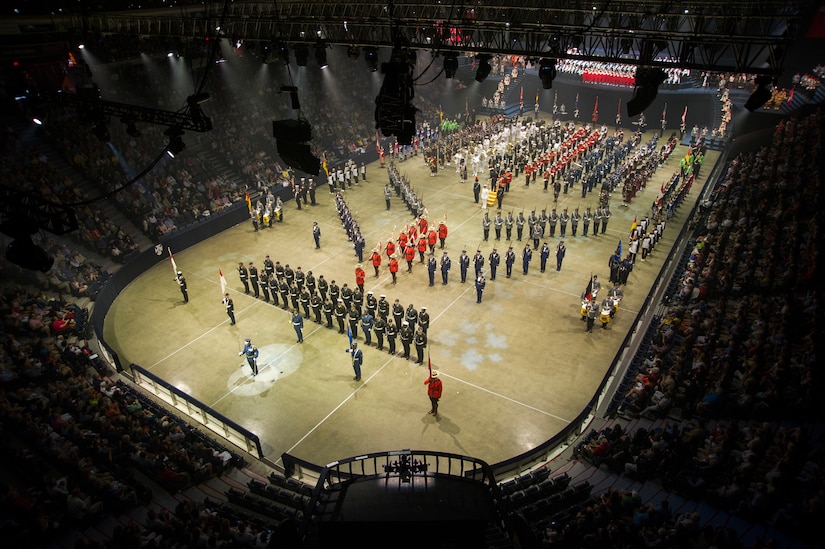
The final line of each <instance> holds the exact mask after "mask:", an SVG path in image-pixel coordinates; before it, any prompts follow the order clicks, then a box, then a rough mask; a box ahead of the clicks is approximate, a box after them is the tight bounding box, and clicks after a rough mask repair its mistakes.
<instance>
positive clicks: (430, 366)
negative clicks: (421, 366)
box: [427, 349, 433, 376]
mask: <svg viewBox="0 0 825 549" xmlns="http://www.w3.org/2000/svg"><path fill="white" fill-rule="evenodd" d="M427 368H429V370H430V376H432V375H433V361H432V360H430V350H429V349H427Z"/></svg>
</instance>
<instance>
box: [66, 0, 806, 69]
mask: <svg viewBox="0 0 825 549" xmlns="http://www.w3.org/2000/svg"><path fill="white" fill-rule="evenodd" d="M809 2H810V0H803V3H809ZM215 4H218V5H216V6H215V7H214V10H212V11H210V10H205V9H204V8H203V7H193V8H184V9H181V10H174V11H173V10H164V11H156V12H146V11H140V12H121V13H109V14H94V15H90V16H85V17H81V16H67V17H64V18H61V19H54V18H53V19H52V21H56V22H57V23H58V25H60V26H61V27H62V28H64V29H65V30H77V31H83V32H91V33H104V34H105V33H113V34H119V33H124V34H135V35H143V36H165V37H170V38H177V39H180V38H202V37H205V36H215V28H216V26H217V24H218V18H219V17H220V13H221V10H220V8H221V6H220V4H221V3H215ZM802 10H803V8H798V9H793V8H792V7H790V5H789V4H788V3H787V2H785V1H782V0H726V1H724V2H720V1H718V0H694V1H690V0H688V1H687V2H675V1H671V0H636V1H632V2H631V1H614V0H589V1H582V0H512V1H508V0H493V1H491V2H488V1H484V2H482V1H480V0H473V1H449V0H443V1H442V2H440V3H438V4H436V3H434V2H432V1H429V2H425V1H421V0H418V1H416V0H410V1H407V0H396V1H395V2H394V3H392V13H393V18H392V21H390V16H389V9H388V4H387V3H386V2H378V1H375V0H351V1H347V2H334V1H329V2H300V1H279V2H277V3H273V2H245V1H236V2H233V3H232V4H230V5H229V11H228V16H227V19H226V20H224V21H223V23H222V25H221V31H220V32H221V35H223V36H226V37H228V38H242V39H244V40H257V41H270V42H281V43H287V44H290V45H292V44H297V43H313V42H315V41H316V40H318V39H322V40H324V41H326V42H327V43H328V44H338V45H345V46H349V45H355V46H376V47H381V46H393V45H397V44H398V43H399V41H401V42H403V43H405V44H406V45H408V46H409V47H410V48H413V49H422V50H432V51H438V52H443V51H448V50H455V51H466V52H473V53H478V52H484V53H499V54H507V55H524V56H527V57H529V58H536V57H545V56H553V57H556V58H560V59H583V60H593V61H602V62H613V63H629V64H636V65H641V66H658V67H667V66H673V64H674V63H677V64H678V66H680V67H683V68H687V69H696V70H714V71H734V72H748V73H752V74H777V73H778V72H779V71H780V70H781V67H782V64H783V62H784V55H785V51H786V50H787V47H788V46H789V45H790V44H791V42H792V41H793V40H794V39H795V38H796V35H797V34H798V32H799V28H798V27H799V23H800V14H801V12H802ZM652 45H655V48H653V46H652ZM653 49H655V51H656V52H655V54H653V55H651V53H652V50H653Z"/></svg>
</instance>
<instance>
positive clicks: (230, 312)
mask: <svg viewBox="0 0 825 549" xmlns="http://www.w3.org/2000/svg"><path fill="white" fill-rule="evenodd" d="M223 304H224V306H225V307H226V315H227V316H228V317H229V320H230V322H229V325H230V326H234V325H235V303H234V302H233V301H232V298H231V297H229V294H226V295H224V296H223Z"/></svg>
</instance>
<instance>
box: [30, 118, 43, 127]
mask: <svg viewBox="0 0 825 549" xmlns="http://www.w3.org/2000/svg"><path fill="white" fill-rule="evenodd" d="M32 122H34V123H35V124H37V125H38V126H42V125H43V121H42V120H40V119H39V118H32Z"/></svg>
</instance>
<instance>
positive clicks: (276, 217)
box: [275, 210, 281, 219]
mask: <svg viewBox="0 0 825 549" xmlns="http://www.w3.org/2000/svg"><path fill="white" fill-rule="evenodd" d="M275 219H281V210H275Z"/></svg>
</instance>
